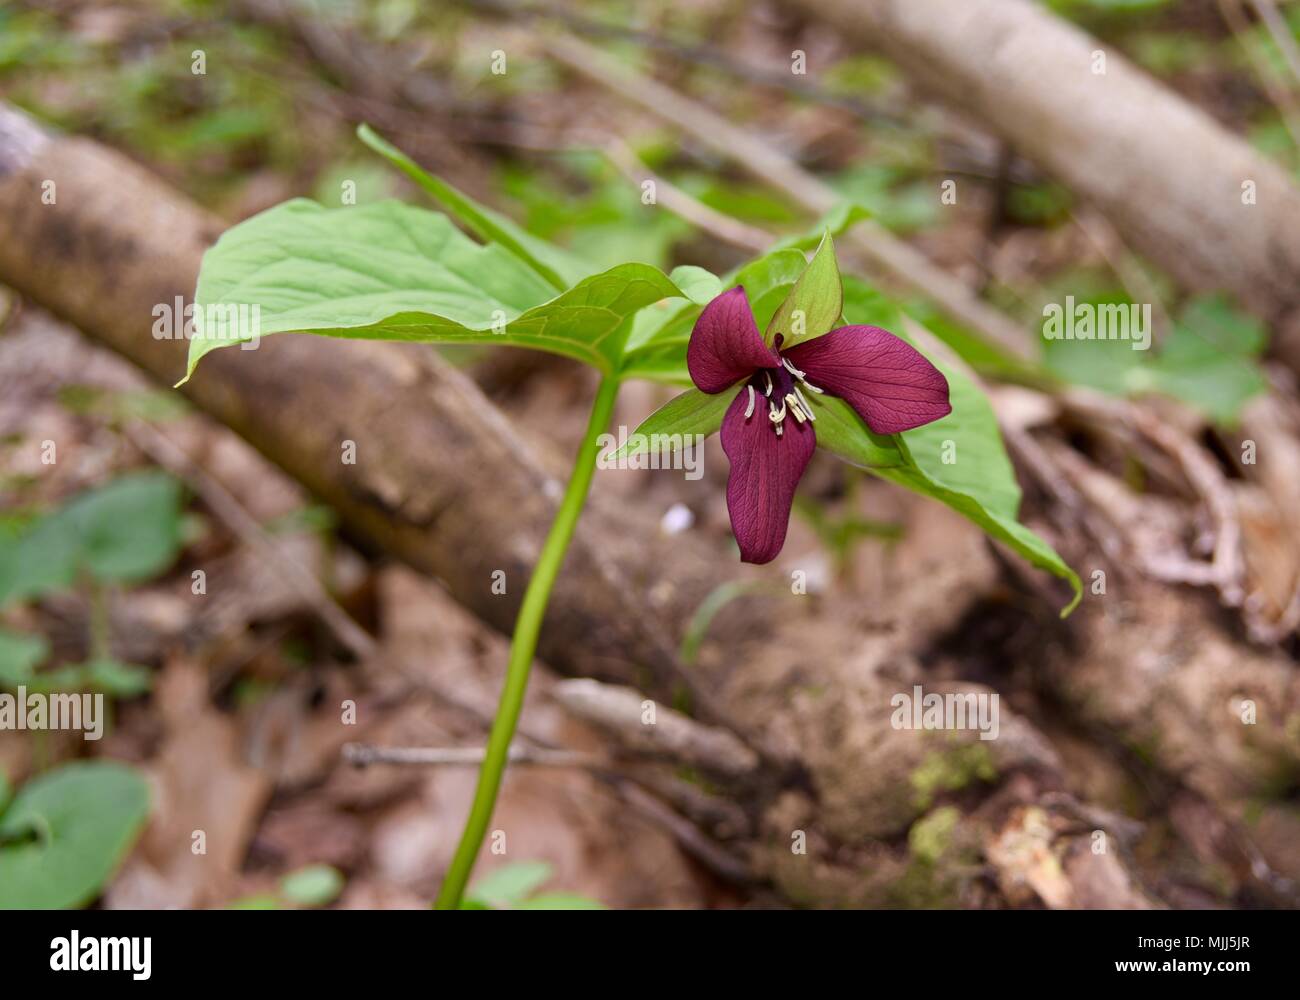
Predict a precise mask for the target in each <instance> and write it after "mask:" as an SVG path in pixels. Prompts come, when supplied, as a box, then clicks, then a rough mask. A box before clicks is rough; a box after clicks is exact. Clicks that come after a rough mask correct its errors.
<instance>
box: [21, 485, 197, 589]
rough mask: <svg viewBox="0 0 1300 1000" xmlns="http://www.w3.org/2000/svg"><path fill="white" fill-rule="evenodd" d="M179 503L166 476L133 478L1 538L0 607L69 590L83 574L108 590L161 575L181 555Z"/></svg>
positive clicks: (77, 499)
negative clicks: (105, 583) (99, 581)
mask: <svg viewBox="0 0 1300 1000" xmlns="http://www.w3.org/2000/svg"><path fill="white" fill-rule="evenodd" d="M180 500H181V490H180V484H179V483H177V482H176V480H175V479H173V478H172V477H170V476H168V475H166V474H165V473H162V472H157V471H148V472H136V473H128V474H126V475H124V476H120V477H118V478H117V479H115V480H113V481H112V482H110V483H108V484H106V485H104V486H101V487H98V488H96V489H93V490H89V491H87V492H86V493H82V494H80V495H78V496H76V497H74V498H73V499H72V500H71V501H69V502H68V503H67V504H65V505H64V506H63V507H61V508H59V509H57V510H55V511H52V512H51V513H49V514H45V515H43V516H41V517H39V518H37V519H36V520H34V521H32V522H30V523H29V524H27V525H26V526H25V527H24V528H23V529H21V530H20V531H19V532H17V533H16V534H14V535H11V536H9V537H7V538H3V539H0V605H3V604H6V603H8V602H10V601H18V600H26V599H28V598H31V597H39V596H40V595H41V594H46V593H50V592H52V591H57V590H64V589H66V588H68V587H71V586H72V585H73V583H75V582H76V579H77V575H78V573H80V572H82V571H85V572H88V573H90V574H91V575H92V576H94V577H95V578H97V579H99V580H101V581H104V582H109V583H138V582H140V581H142V580H147V579H149V578H150V577H152V576H155V575H157V574H158V573H160V572H161V571H162V570H164V569H166V568H167V567H168V566H170V565H171V563H172V562H173V561H174V560H175V559H176V555H177V553H178V552H179V551H180V547H181V518H180V511H181V503H180Z"/></svg>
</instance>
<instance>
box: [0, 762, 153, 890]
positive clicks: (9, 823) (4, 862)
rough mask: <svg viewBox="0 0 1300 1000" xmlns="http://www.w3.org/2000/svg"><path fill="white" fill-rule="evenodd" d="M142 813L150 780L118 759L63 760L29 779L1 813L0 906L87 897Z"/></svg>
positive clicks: (108, 872) (103, 879)
mask: <svg viewBox="0 0 1300 1000" xmlns="http://www.w3.org/2000/svg"><path fill="white" fill-rule="evenodd" d="M148 815H149V785H148V783H147V782H146V781H145V780H144V778H143V777H141V776H140V775H139V774H138V773H137V772H136V771H134V770H133V769H131V768H129V767H127V766H126V765H124V764H118V763H115V762H112V761H92V762H88V763H77V764H66V765H64V766H63V767H60V768H58V769H57V770H54V771H50V772H49V773H47V774H45V775H43V776H41V777H39V778H37V779H35V780H34V781H31V782H29V783H28V784H27V785H25V786H24V787H23V788H22V789H21V790H20V791H19V792H18V794H17V796H15V798H14V800H13V802H11V803H10V805H9V807H8V808H7V809H5V811H4V813H3V814H2V815H0V909H12V910H52V909H67V908H71V907H78V906H83V905H85V904H86V903H88V902H90V901H91V900H92V899H94V898H95V897H96V896H97V895H99V892H100V890H101V889H102V888H103V887H104V885H105V884H106V883H107V882H108V880H109V878H110V877H111V876H112V874H113V872H114V870H115V869H116V868H117V866H118V864H119V863H120V862H121V860H122V859H123V857H125V856H126V854H127V852H128V850H129V849H130V847H131V845H132V843H134V842H135V839H136V836H137V835H138V834H139V833H140V830H141V829H142V828H143V827H144V823H145V820H146V819H147V818H148Z"/></svg>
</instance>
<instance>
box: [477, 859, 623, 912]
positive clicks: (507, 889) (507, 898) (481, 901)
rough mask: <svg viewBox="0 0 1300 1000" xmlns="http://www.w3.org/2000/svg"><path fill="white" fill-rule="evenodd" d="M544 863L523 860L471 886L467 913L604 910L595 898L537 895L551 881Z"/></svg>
mask: <svg viewBox="0 0 1300 1000" xmlns="http://www.w3.org/2000/svg"><path fill="white" fill-rule="evenodd" d="M551 874H552V868H551V866H550V865H549V864H547V863H546V862H545V861H520V862H518V863H516V864H512V865H505V866H503V867H501V868H498V869H496V870H495V871H493V872H490V873H489V874H487V875H485V876H484V877H483V878H481V879H479V880H478V881H477V882H475V883H474V885H473V886H471V887H470V890H469V892H468V893H467V894H466V896H465V899H464V901H463V902H462V904H461V909H464V910H603V909H604V906H602V905H601V904H600V903H598V902H596V901H595V900H594V899H587V898H586V897H585V896H577V895H572V894H569V893H541V894H539V893H538V892H537V890H538V889H540V888H541V887H542V885H544V884H545V883H546V882H547V881H548V880H549V879H550V878H551Z"/></svg>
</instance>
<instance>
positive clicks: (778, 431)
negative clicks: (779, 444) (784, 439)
mask: <svg viewBox="0 0 1300 1000" xmlns="http://www.w3.org/2000/svg"><path fill="white" fill-rule="evenodd" d="M784 432H785V425H784V424H777V425H776V436H777V437H780V436H781V435H782V434H783V433H784Z"/></svg>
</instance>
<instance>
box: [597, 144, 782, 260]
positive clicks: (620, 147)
mask: <svg viewBox="0 0 1300 1000" xmlns="http://www.w3.org/2000/svg"><path fill="white" fill-rule="evenodd" d="M602 152H604V154H605V156H606V158H607V159H608V160H609V161H610V162H611V163H612V164H614V166H615V167H617V168H618V170H619V172H620V173H621V174H623V176H624V177H626V178H627V179H628V180H630V181H631V182H632V183H633V184H635V185H636V186H637V187H638V188H639V187H640V186H641V185H642V184H644V183H645V182H646V181H651V182H653V184H654V191H655V201H656V203H661V204H662V205H663V206H664V208H666V209H668V211H670V212H672V213H673V214H674V215H676V216H679V217H680V218H682V219H685V220H686V221H687V222H689V223H690V224H691V225H693V226H695V227H696V228H698V229H702V230H704V231H705V232H707V233H709V234H711V235H713V236H715V237H717V238H718V239H719V240H721V241H722V242H724V243H730V244H731V245H732V246H734V247H739V248H740V249H742V250H746V251H750V252H753V253H763V252H764V251H765V250H767V248H768V247H770V246H771V245H772V242H773V237H772V235H771V234H770V233H767V232H764V231H763V230H762V229H756V228H755V227H753V226H749V225H746V224H745V223H743V222H740V221H738V220H736V219H733V218H732V217H731V216H729V215H723V214H722V213H721V212H718V211H716V210H714V209H712V208H709V206H708V205H705V204H704V203H703V202H701V201H698V200H697V199H695V198H692V197H691V196H690V195H689V194H687V193H686V192H685V191H683V190H682V189H681V188H679V187H677V186H676V185H675V184H673V183H672V182H671V181H666V180H664V179H663V178H662V177H657V176H656V175H655V174H653V173H652V172H651V171H650V169H649V168H648V167H647V166H646V165H645V164H644V163H642V162H641V159H640V157H638V156H637V155H636V153H634V152H633V151H632V148H631V147H630V146H629V145H628V144H627V143H626V142H624V141H623V140H622V139H620V138H617V137H615V138H612V139H610V140H609V141H608V142H607V143H606V144H605V145H604V146H603V147H602Z"/></svg>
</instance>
